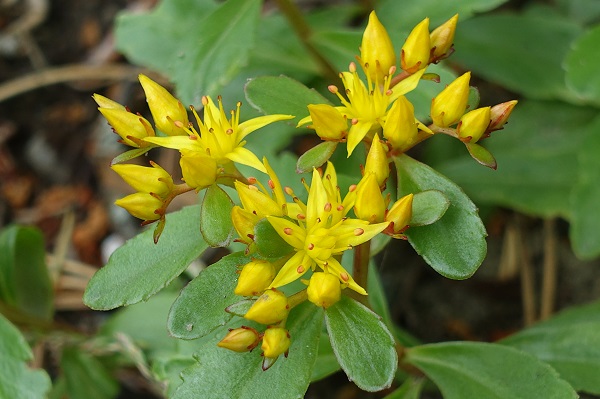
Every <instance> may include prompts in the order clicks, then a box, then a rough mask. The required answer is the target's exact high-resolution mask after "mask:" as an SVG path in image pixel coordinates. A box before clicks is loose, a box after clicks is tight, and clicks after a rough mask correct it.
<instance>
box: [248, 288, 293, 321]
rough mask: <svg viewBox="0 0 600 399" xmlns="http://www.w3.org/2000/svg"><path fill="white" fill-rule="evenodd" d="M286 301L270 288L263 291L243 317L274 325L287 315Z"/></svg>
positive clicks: (282, 295) (281, 293)
mask: <svg viewBox="0 0 600 399" xmlns="http://www.w3.org/2000/svg"><path fill="white" fill-rule="evenodd" d="M288 311H289V305H288V299H287V297H286V296H285V294H284V293H283V292H281V291H278V290H276V289H275V288H271V289H270V290H267V291H265V292H264V293H263V294H262V295H261V296H260V297H259V298H258V299H257V300H256V302H254V305H252V307H250V309H248V312H246V314H245V315H244V317H245V318H246V319H248V320H253V321H255V322H257V323H261V324H275V323H278V322H280V321H281V320H283V319H285V318H286V317H287V315H288Z"/></svg>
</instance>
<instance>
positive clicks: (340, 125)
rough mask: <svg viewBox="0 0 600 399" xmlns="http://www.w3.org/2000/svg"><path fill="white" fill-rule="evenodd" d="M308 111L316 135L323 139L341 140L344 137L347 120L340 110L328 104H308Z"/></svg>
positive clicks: (346, 129)
mask: <svg viewBox="0 0 600 399" xmlns="http://www.w3.org/2000/svg"><path fill="white" fill-rule="evenodd" d="M308 111H309V112H310V116H311V118H312V125H313V128H314V129H315V132H316V133H317V135H318V136H319V137H320V138H322V139H323V140H341V139H343V138H344V137H346V133H347V131H348V121H347V120H346V118H344V116H343V115H342V114H340V111H338V110H337V109H335V108H334V107H332V106H331V105H329V104H309V105H308Z"/></svg>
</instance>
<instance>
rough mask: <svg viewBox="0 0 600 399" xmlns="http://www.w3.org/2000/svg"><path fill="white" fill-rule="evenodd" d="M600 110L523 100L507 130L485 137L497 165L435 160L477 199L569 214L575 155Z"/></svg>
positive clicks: (530, 211) (539, 212)
mask: <svg viewBox="0 0 600 399" xmlns="http://www.w3.org/2000/svg"><path fill="white" fill-rule="evenodd" d="M597 112H598V111H597V110H594V109H591V108H583V107H574V106H570V105H568V104H565V103H559V102H542V101H521V102H519V104H517V106H516V108H515V110H514V111H513V113H514V115H512V116H511V118H510V120H509V123H508V125H507V127H506V128H505V130H501V131H498V132H494V133H492V136H491V137H490V138H489V139H486V140H485V141H484V143H485V146H486V147H487V148H488V149H489V150H490V151H491V152H492V153H493V154H494V156H495V157H496V160H497V161H498V170H497V171H493V170H490V169H488V168H483V167H481V166H480V165H478V164H476V163H475V162H474V161H473V160H472V159H471V157H469V156H463V157H459V158H456V159H452V160H449V161H446V162H443V163H437V164H435V165H434V166H435V168H436V169H437V170H438V171H440V172H441V173H443V174H445V175H446V176H448V177H450V178H451V179H452V180H454V181H455V182H456V183H457V184H458V185H459V186H461V187H462V188H463V189H464V190H465V191H466V192H467V194H468V195H469V196H471V198H473V200H474V201H475V202H477V203H485V204H495V205H501V206H506V207H510V208H513V209H516V210H518V211H521V212H524V213H527V214H531V215H536V216H542V217H553V216H563V217H569V215H570V206H569V195H568V193H569V192H570V191H571V189H572V188H573V186H574V184H575V182H576V180H577V178H576V176H577V174H578V165H577V162H575V160H576V159H577V154H578V152H579V149H580V146H581V143H582V139H583V137H584V132H585V131H586V129H587V125H588V124H589V123H590V121H591V120H592V118H594V117H595V116H596V115H597ZM434 139H436V138H435V137H434V138H433V139H432V140H430V141H434ZM440 141H441V140H440ZM434 144H435V143H434Z"/></svg>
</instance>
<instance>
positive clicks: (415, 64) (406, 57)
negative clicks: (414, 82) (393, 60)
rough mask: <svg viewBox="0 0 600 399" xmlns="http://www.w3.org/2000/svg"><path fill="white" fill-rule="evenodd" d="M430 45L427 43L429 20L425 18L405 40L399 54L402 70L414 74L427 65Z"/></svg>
mask: <svg viewBox="0 0 600 399" xmlns="http://www.w3.org/2000/svg"><path fill="white" fill-rule="evenodd" d="M430 53H431V44H430V41H429V18H425V19H424V20H422V21H421V22H419V24H418V25H417V26H415V27H414V29H413V30H412V32H410V34H409V35H408V37H407V38H406V41H405V42H404V46H402V50H401V53H400V64H401V67H402V69H404V70H405V71H406V72H408V73H415V72H417V71H418V70H419V69H423V68H425V67H427V65H429V56H430Z"/></svg>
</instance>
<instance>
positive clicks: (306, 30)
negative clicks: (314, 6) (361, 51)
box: [275, 0, 339, 81]
mask: <svg viewBox="0 0 600 399" xmlns="http://www.w3.org/2000/svg"><path fill="white" fill-rule="evenodd" d="M275 2H276V3H277V6H278V7H279V9H280V10H281V12H282V13H283V15H285V17H286V18H287V20H288V22H289V23H290V25H291V26H292V29H294V31H295V32H296V35H297V36H298V38H299V39H300V41H301V42H302V44H303V45H304V48H306V50H307V51H308V52H309V54H310V55H311V56H312V57H313V58H314V59H315V60H316V61H317V63H318V64H319V67H320V68H321V70H322V72H323V74H324V75H326V76H327V79H328V80H331V81H338V80H339V76H338V72H337V71H336V70H335V68H334V67H333V65H331V64H330V63H329V61H327V59H325V57H323V55H322V54H321V53H320V52H319V50H317V48H316V47H315V46H313V44H312V43H311V42H310V36H311V35H312V31H311V29H310V26H309V25H308V23H307V22H306V19H305V18H304V15H303V14H302V11H301V10H300V8H298V6H297V5H296V4H295V3H294V2H293V1H291V0H275Z"/></svg>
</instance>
